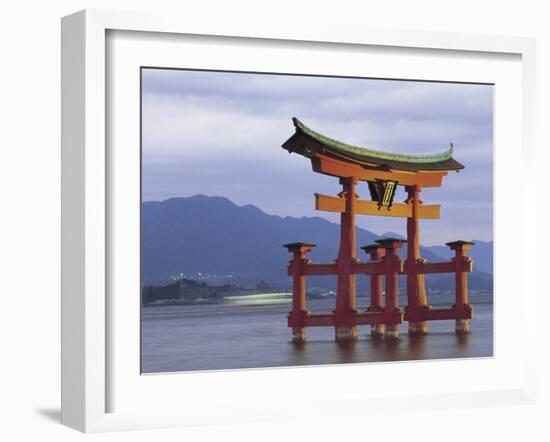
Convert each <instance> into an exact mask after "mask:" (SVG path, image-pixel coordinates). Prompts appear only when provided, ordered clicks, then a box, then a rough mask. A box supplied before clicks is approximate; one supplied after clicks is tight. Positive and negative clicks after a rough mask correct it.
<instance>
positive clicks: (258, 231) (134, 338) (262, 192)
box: [62, 11, 537, 431]
mask: <svg viewBox="0 0 550 442" xmlns="http://www.w3.org/2000/svg"><path fill="white" fill-rule="evenodd" d="M226 26H227V27H226V28H220V27H218V26H217V27H213V25H210V24H208V23H194V24H193V23H191V22H186V23H180V22H176V21H172V20H170V19H168V18H166V17H151V16H143V15H140V14H126V13H111V12H105V11H85V12H80V13H77V14H75V15H72V16H68V17H66V18H64V20H63V249H62V250H63V279H62V281H63V315H62V316H63V333H62V336H63V343H62V344H63V382H62V384H63V395H62V396H63V405H62V420H63V423H65V424H66V425H69V426H71V427H74V428H77V429H79V430H82V431H107V430H111V429H123V428H152V427H162V426H179V425H197V424H207V423H208V422H210V421H216V422H249V421H255V420H265V419H273V418H276V419H284V418H290V417H293V416H304V417H320V416H327V415H329V414H332V413H334V409H335V408H337V409H338V410H339V411H338V413H341V414H342V415H357V414H361V415H365V414H368V413H370V412H373V411H376V412H379V411H381V410H382V411H384V410H388V411H391V410H395V409H396V404H395V401H396V400H398V401H399V406H398V408H399V407H402V408H403V409H404V410H406V409H408V408H409V407H410V406H411V404H414V406H415V407H416V408H418V407H420V408H424V409H431V408H433V409H437V408H441V407H466V406H469V404H471V403H472V400H474V399H475V401H476V403H478V404H487V405H488V404H497V403H499V402H507V403H528V402H529V401H531V400H532V394H533V385H534V367H533V364H534V362H533V359H532V354H533V353H532V348H531V347H532V345H534V344H531V343H529V342H527V343H526V342H525V341H526V340H525V336H534V331H535V324H534V322H533V320H532V318H531V315H530V314H529V311H530V308H531V306H532V305H533V303H534V294H535V292H536V290H535V288H534V281H533V280H532V279H530V278H528V277H527V275H528V274H529V264H528V256H532V255H533V254H534V253H533V247H535V245H534V244H533V243H531V242H529V241H524V239H525V238H527V235H528V234H529V232H530V231H531V230H532V228H533V223H534V219H535V216H534V210H535V195H536V191H537V189H536V188H534V187H533V186H531V185H530V184H529V183H530V181H529V179H528V170H529V169H528V167H527V165H528V164H529V163H530V161H532V158H533V155H534V151H533V143H534V139H533V137H534V135H533V127H532V120H533V118H532V116H533V106H534V103H533V97H534V93H535V91H534V79H533V76H534V70H533V63H534V49H533V42H532V41H531V40H529V39H521V38H493V37H481V36H471V35H454V34H429V33H421V32H399V33H394V32H389V31H377V30H368V29H345V28H339V27H335V28H331V30H326V29H325V30H323V31H318V30H316V29H314V28H309V27H307V26H306V27H305V28H303V29H300V30H296V29H290V28H288V29H287V28H285V27H284V26H282V27H281V26H277V27H273V28H272V29H269V27H267V28H266V27H261V29H260V27H255V25H250V28H249V29H246V28H242V27H239V29H234V28H232V27H231V25H229V24H227V25H226ZM289 154H290V155H289ZM511 232H513V236H512V235H511ZM511 238H513V239H511ZM511 248H513V254H514V259H513V260H512V259H509V257H510V253H511ZM518 324H519V328H520V329H521V333H519V332H518ZM366 379H368V380H370V381H369V382H365V380H366ZM373 380H375V381H373ZM321 385H322V388H319V387H320V386H321ZM182 398H185V400H182ZM330 404H337V405H338V406H337V407H334V406H331V405H330ZM374 404H375V405H374Z"/></svg>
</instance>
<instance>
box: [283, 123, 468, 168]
mask: <svg viewBox="0 0 550 442" xmlns="http://www.w3.org/2000/svg"><path fill="white" fill-rule="evenodd" d="M292 122H293V123H294V127H295V128H296V133H295V134H294V136H293V137H291V138H290V139H289V140H288V141H287V142H285V144H283V147H284V148H285V149H287V150H289V152H292V151H296V152H297V153H301V154H305V153H307V149H303V148H296V147H297V146H295V143H297V142H298V140H297V139H296V137H297V136H298V135H300V134H303V135H305V136H306V137H307V138H308V139H310V140H313V141H316V142H317V143H319V144H320V145H322V146H323V148H324V149H326V150H327V151H329V152H331V153H333V154H335V155H338V156H342V157H345V158H348V159H349V160H351V161H354V162H367V163H375V164H384V165H387V166H388V167H391V168H395V169H402V170H459V169H463V168H464V166H463V165H462V164H460V163H459V162H458V161H456V160H454V159H453V148H452V147H451V148H449V149H447V150H446V151H444V152H440V153H437V154H429V155H411V154H403V153H392V152H384V151H380V150H374V149H368V148H366V147H359V146H354V145H351V144H347V143H343V142H341V141H338V140H335V139H333V138H330V137H327V136H326V135H323V134H320V133H319V132H316V131H314V130H313V129H310V128H309V127H307V126H306V125H305V124H304V123H302V122H301V121H300V120H298V118H296V117H294V118H292ZM300 144H303V143H300ZM306 156H307V155H306Z"/></svg>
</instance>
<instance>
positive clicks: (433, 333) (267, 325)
mask: <svg viewBox="0 0 550 442" xmlns="http://www.w3.org/2000/svg"><path fill="white" fill-rule="evenodd" d="M267 299H268V298H266V300H267ZM284 299H285V296H280V295H278V297H277V300H276V302H272V301H273V300H271V301H269V302H258V301H259V299H258V298H255V299H254V300H253V303H251V304H248V303H246V302H245V301H246V300H243V299H238V300H235V301H236V302H228V303H225V304H214V305H187V306H162V307H147V308H143V310H142V369H143V372H144V373H153V372H169V371H170V372H172V371H187V370H218V369H234V368H256V367H284V366H297V365H318V364H321V365H324V364H334V363H336V364H341V363H350V362H381V361H404V360H418V359H441V358H460V357H481V356H492V354H493V304H492V297H491V296H487V295H479V296H477V297H476V296H472V297H471V302H472V303H474V305H475V315H474V316H475V317H474V319H473V320H472V322H471V329H472V333H471V334H469V335H456V334H455V333H454V321H435V322H431V323H430V334H429V335H427V336H415V337H409V336H408V335H407V325H406V324H402V326H401V329H400V332H401V334H400V337H399V338H398V339H390V340H384V339H380V338H373V337H371V336H370V334H369V331H370V327H369V326H360V327H359V333H360V335H359V339H358V340H357V341H354V342H335V341H334V330H333V328H332V327H315V328H309V329H308V330H307V333H308V340H307V342H305V343H301V344H296V343H293V342H291V340H290V330H289V329H288V327H287V324H286V315H287V313H288V310H289V304H288V297H286V302H283V300H284ZM430 301H431V304H432V305H433V306H434V308H436V307H437V306H438V304H441V305H442V306H443V305H446V306H450V305H451V304H452V303H453V300H452V299H451V298H446V297H436V298H435V299H434V300H430ZM308 308H309V310H310V311H315V312H323V311H324V312H328V311H331V310H333V308H334V299H319V300H309V301H308Z"/></svg>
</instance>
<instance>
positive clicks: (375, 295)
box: [361, 244, 385, 337]
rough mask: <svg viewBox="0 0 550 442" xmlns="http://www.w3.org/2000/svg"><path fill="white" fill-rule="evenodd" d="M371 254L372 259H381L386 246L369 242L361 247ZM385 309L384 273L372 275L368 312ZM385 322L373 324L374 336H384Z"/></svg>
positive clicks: (372, 331) (372, 332) (371, 332)
mask: <svg viewBox="0 0 550 442" xmlns="http://www.w3.org/2000/svg"><path fill="white" fill-rule="evenodd" d="M361 249H362V250H364V251H365V252H366V253H368V254H369V255H370V261H371V262H372V261H379V260H380V259H381V258H382V255H383V252H384V248H383V247H382V246H381V245H378V244H369V245H368V246H364V247H361ZM383 310H384V306H383V305H382V274H371V275H370V304H369V306H368V307H367V311H368V312H381V311H383ZM384 329H385V327H384V324H372V325H371V330H370V334H371V335H372V336H373V337H381V336H384Z"/></svg>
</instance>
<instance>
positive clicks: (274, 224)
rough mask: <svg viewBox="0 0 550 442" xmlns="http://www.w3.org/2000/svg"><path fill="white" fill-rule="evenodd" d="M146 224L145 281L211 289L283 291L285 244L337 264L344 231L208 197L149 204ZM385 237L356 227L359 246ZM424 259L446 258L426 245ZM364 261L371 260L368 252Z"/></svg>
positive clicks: (316, 282)
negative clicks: (184, 281) (308, 246)
mask: <svg viewBox="0 0 550 442" xmlns="http://www.w3.org/2000/svg"><path fill="white" fill-rule="evenodd" d="M141 226H142V279H143V283H146V284H162V283H166V282H169V281H170V280H171V278H172V277H174V276H175V275H180V276H185V277H187V278H190V279H202V280H205V281H206V282H208V283H212V284H220V283H232V284H235V285H244V286H255V285H256V284H258V283H259V282H260V281H265V282H267V283H268V284H271V285H272V286H278V287H288V286H289V285H290V280H289V278H288V276H287V275H286V265H287V263H288V261H289V259H290V254H289V253H288V251H287V250H286V249H285V248H283V247H282V245H283V244H286V243H290V242H295V241H304V242H312V243H314V244H317V247H316V248H315V249H314V250H313V251H312V252H311V253H310V254H309V256H310V259H311V260H312V261H314V262H319V263H321V262H333V261H334V259H335V258H336V256H337V253H338V242H339V229H340V227H339V225H338V224H335V223H331V222H329V221H327V220H325V219H324V218H320V217H301V218H294V217H288V216H287V217H281V216H277V215H269V214H266V213H265V212H263V211H262V210H260V209H258V208H257V207H255V206H253V205H246V206H237V205H236V204H234V203H233V202H231V201H230V200H229V199H227V198H224V197H219V196H204V195H195V196H192V197H188V198H171V199H168V200H165V201H151V202H144V203H142V211H141ZM392 235H393V234H392ZM379 238H380V236H378V235H376V234H374V233H373V232H369V231H368V230H364V229H361V228H357V244H358V246H362V245H366V244H370V243H372V242H373V241H374V240H376V239H379ZM434 250H436V249H434ZM437 250H438V249H437ZM405 252H406V250H405V248H403V249H402V251H401V253H402V255H404V254H405ZM421 253H422V256H423V258H425V259H427V260H428V261H442V260H444V257H442V256H440V255H438V254H436V253H434V251H432V248H425V247H422V248H421ZM359 257H360V258H361V257H363V258H366V256H365V255H364V254H363V252H362V251H359ZM335 282H336V278H335V277H315V278H308V283H309V286H310V287H323V288H334V287H335Z"/></svg>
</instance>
